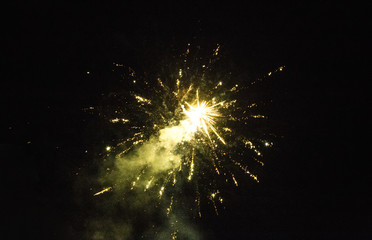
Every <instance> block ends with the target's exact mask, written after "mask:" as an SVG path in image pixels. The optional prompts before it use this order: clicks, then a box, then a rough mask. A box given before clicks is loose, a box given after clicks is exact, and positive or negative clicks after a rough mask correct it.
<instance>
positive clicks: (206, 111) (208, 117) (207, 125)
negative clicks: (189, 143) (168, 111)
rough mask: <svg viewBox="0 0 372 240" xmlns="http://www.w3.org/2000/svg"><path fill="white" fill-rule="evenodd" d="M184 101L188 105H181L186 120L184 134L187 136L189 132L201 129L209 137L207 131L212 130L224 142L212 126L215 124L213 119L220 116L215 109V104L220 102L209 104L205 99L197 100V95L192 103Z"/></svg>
mask: <svg viewBox="0 0 372 240" xmlns="http://www.w3.org/2000/svg"><path fill="white" fill-rule="evenodd" d="M185 103H186V105H187V106H188V109H186V108H185V107H184V106H182V108H183V112H184V114H185V115H186V116H187V119H186V121H187V123H188V124H187V130H186V131H187V134H186V135H187V136H188V137H189V134H190V133H195V132H197V131H201V132H203V133H204V134H205V135H207V136H208V138H210V135H209V132H210V131H212V132H213V133H214V134H215V135H216V136H217V137H218V139H219V140H220V141H221V142H222V143H224V144H225V141H224V140H223V138H222V137H221V136H220V135H219V134H218V133H217V130H216V128H215V127H214V126H215V124H216V121H215V119H216V118H217V117H220V116H221V115H220V114H219V113H218V111H217V106H218V105H220V103H218V104H215V105H211V104H209V103H208V102H206V101H202V102H199V98H198V95H197V99H196V103H195V104H194V105H191V104H189V103H188V102H185Z"/></svg>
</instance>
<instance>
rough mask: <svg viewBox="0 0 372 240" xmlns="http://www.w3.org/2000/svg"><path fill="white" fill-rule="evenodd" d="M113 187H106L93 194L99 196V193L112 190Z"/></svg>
mask: <svg viewBox="0 0 372 240" xmlns="http://www.w3.org/2000/svg"><path fill="white" fill-rule="evenodd" d="M111 189H112V187H108V188H105V189H103V190H102V191H99V192H97V193H95V194H94V195H93V196H98V195H100V194H102V193H105V192H108V191H110V190H111Z"/></svg>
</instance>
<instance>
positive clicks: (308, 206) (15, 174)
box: [0, 1, 372, 239]
mask: <svg viewBox="0 0 372 240" xmlns="http://www.w3.org/2000/svg"><path fill="white" fill-rule="evenodd" d="M338 4H339V5H333V4H331V3H330V2H328V1H322V2H321V3H319V4H315V3H312V4H310V5H309V4H305V3H304V2H303V1H298V2H297V3H293V4H283V3H281V2H278V3H275V4H260V3H258V2H257V1H255V2H253V3H248V4H244V5H237V4H233V3H232V2H230V1H229V2H226V3H225V4H218V3H215V2H205V3H201V2H199V3H192V2H184V3H178V2H177V1H173V2H172V3H168V4H163V3H160V2H153V3H151V4H150V5H149V4H145V3H139V2H137V1H132V2H129V1H122V2H121V3H120V4H118V3H108V2H105V3H102V4H96V3H92V2H89V1H86V2H85V3H71V4H70V3H65V2H53V1H51V2H48V3H44V2H42V1H39V2H38V1H36V3H24V4H17V3H12V4H9V5H8V6H6V7H4V9H3V10H4V11H5V12H6V14H5V16H6V18H4V19H5V20H3V25H4V27H3V30H2V32H3V34H2V36H3V40H4V39H5V44H3V46H4V49H5V50H4V54H2V62H4V63H5V68H6V69H5V71H4V72H3V73H2V76H3V77H2V81H1V109H2V116H1V130H0V131H1V138H0V140H1V141H0V149H1V164H2V165H1V166H2V167H1V169H2V178H4V176H5V180H3V181H2V183H3V185H4V188H5V191H1V192H2V195H1V196H2V198H3V199H6V200H5V204H3V205H2V206H3V207H2V217H3V222H5V232H3V233H2V235H3V236H4V234H5V239H25V238H28V239H29V238H31V236H32V237H35V239H86V238H87V237H86V236H87V231H88V229H87V226H86V224H85V223H86V221H87V218H89V217H90V216H91V215H92V214H91V213H90V212H91V211H94V204H92V201H93V200H92V199H91V198H92V197H91V195H89V194H90V193H91V192H89V188H90V187H91V186H90V185H89V184H87V186H86V189H87V190H86V193H88V195H89V196H85V197H81V196H82V195H84V194H82V193H81V192H79V193H77V188H76V181H77V180H76V178H77V176H76V175H75V173H76V172H79V169H81V168H84V167H85V166H89V165H90V164H91V163H92V162H93V161H96V159H97V157H96V156H97V154H98V153H99V152H100V151H102V148H103V147H104V146H105V144H106V142H104V141H105V139H107V136H106V135H105V132H104V130H102V129H100V127H101V125H100V123H99V120H97V117H96V116H92V115H89V114H86V113H85V112H84V111H82V109H83V108H86V107H90V106H97V105H99V104H100V103H101V102H102V98H103V97H102V94H108V93H110V92H113V91H115V90H114V89H115V86H117V84H118V83H117V82H115V80H114V79H115V78H113V77H112V75H111V74H112V73H111V69H112V67H113V63H114V62H115V63H120V64H124V65H126V66H130V67H131V68H133V69H135V71H136V72H146V71H147V69H149V67H148V66H149V65H151V64H154V63H155V62H156V61H157V59H161V58H162V57H163V56H164V57H167V56H169V53H170V52H172V50H174V49H176V50H179V49H185V46H186V45H187V43H189V42H191V43H193V44H194V43H195V44H196V45H200V46H201V48H202V49H205V50H208V49H213V48H215V46H216V44H220V45H221V49H222V50H221V51H222V52H223V53H224V54H225V56H226V58H227V60H225V61H227V62H229V63H230V65H231V66H232V69H233V70H234V71H235V73H236V74H237V75H239V76H241V78H247V79H250V80H252V79H255V78H258V77H260V76H263V75H265V74H267V72H270V71H272V70H273V69H275V68H277V67H279V66H282V65H285V66H286V69H285V71H283V72H282V73H280V74H277V75H275V76H273V77H272V78H270V79H269V80H268V81H267V82H266V83H265V84H263V85H262V87H260V88H258V91H260V92H259V93H257V94H267V98H268V99H272V100H273V101H272V105H271V106H270V107H269V108H268V109H267V112H266V113H267V114H268V116H269V117H270V121H271V125H270V127H272V128H273V129H272V131H273V132H275V133H276V134H277V135H278V136H280V137H279V138H278V139H277V140H276V141H275V147H274V148H273V149H272V150H271V151H270V153H269V154H267V155H266V156H265V158H264V162H265V166H264V167H263V168H262V169H261V170H260V176H259V177H260V180H261V181H260V183H254V182H253V181H251V179H249V177H247V179H246V180H245V182H244V181H243V183H242V184H241V186H240V187H239V188H234V189H232V190H231V192H229V193H228V195H229V198H228V199H226V202H225V207H226V209H225V210H223V211H222V212H221V214H219V215H218V216H215V214H214V212H213V211H211V212H210V214H207V215H206V216H205V217H204V218H203V219H201V220H198V221H197V223H196V226H197V228H198V229H199V231H200V232H201V234H202V239H371V238H372V230H371V229H372V228H371V223H372V222H371V211H370V210H371V208H370V206H369V205H368V204H370V203H371V202H372V199H371V187H370V185H368V184H367V182H368V180H370V177H369V176H370V173H368V171H367V167H366V164H367V162H368V161H369V160H370V157H369V155H364V154H363V150H365V149H366V147H367V149H368V143H369V139H368V132H367V127H365V125H364V121H365V120H366V117H367V114H368V109H369V107H368V108H367V107H366V103H367V97H366V96H367V93H366V91H367V89H366V88H364V87H362V85H361V84H360V81H358V79H361V78H365V77H361V72H362V71H363V70H362V69H363V68H364V67H363V66H365V65H366V61H367V60H366V59H367V58H366V57H363V54H362V53H363V52H364V51H365V50H366V49H365V48H363V47H362V45H363V42H365V41H367V40H366V39H365V38H364V37H363V36H362V34H361V31H360V30H362V29H364V27H363V26H362V25H363V24H366V23H367V24H368V23H370V20H368V19H367V14H366V13H367V10H364V9H363V8H361V9H356V8H354V7H352V6H349V5H347V4H341V3H338ZM365 9H367V7H366V8H365ZM369 27H370V24H369ZM367 29H368V28H367ZM2 65H3V66H4V64H2ZM150 68H151V67H150ZM152 69H153V68H152ZM357 69H360V70H357ZM88 72H89V74H88ZM128 88H129V87H128ZM127 90H128V89H127ZM365 145H367V146H365ZM86 149H89V152H88V153H85V150H86ZM93 159H95V160H93ZM91 171H93V170H91ZM79 189H81V186H80V188H79ZM84 201H86V203H85V202H84ZM139 221H141V220H139ZM143 221H145V219H144V220H143Z"/></svg>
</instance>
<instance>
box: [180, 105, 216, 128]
mask: <svg viewBox="0 0 372 240" xmlns="http://www.w3.org/2000/svg"><path fill="white" fill-rule="evenodd" d="M185 114H186V115H187V116H188V117H189V121H190V123H191V126H190V131H191V132H196V131H197V130H199V129H201V128H202V126H204V125H205V124H206V123H205V122H206V121H207V122H208V121H210V120H211V119H210V117H209V116H208V109H207V108H206V103H205V102H202V104H201V105H200V106H196V107H193V106H190V111H185Z"/></svg>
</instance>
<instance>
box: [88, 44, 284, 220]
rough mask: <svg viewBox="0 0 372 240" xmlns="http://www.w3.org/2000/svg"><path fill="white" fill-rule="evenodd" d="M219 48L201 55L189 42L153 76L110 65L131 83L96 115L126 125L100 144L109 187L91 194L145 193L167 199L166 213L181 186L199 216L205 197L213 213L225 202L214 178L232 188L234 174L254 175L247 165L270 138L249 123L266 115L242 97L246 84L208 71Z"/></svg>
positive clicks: (260, 155) (254, 162)
mask: <svg viewBox="0 0 372 240" xmlns="http://www.w3.org/2000/svg"><path fill="white" fill-rule="evenodd" d="M219 51H220V46H219V45H218V46H217V48H216V49H215V50H214V51H213V52H212V53H211V55H210V57H209V58H206V60H205V61H201V60H200V58H199V57H198V56H197V54H196V53H195V54H194V55H193V53H192V50H191V49H190V44H189V45H188V48H187V49H186V51H185V52H184V53H182V54H181V55H180V56H179V61H175V63H174V64H168V65H167V66H166V69H163V70H162V71H161V72H160V73H159V74H157V75H156V76H155V75H154V76H137V74H136V72H135V71H134V70H133V69H131V68H129V71H124V70H125V67H124V66H123V65H122V64H114V71H117V72H120V71H121V75H122V76H123V78H124V79H126V80H128V81H129V82H131V83H132V86H131V90H130V91H129V94H128V93H123V94H122V95H120V94H115V99H116V101H117V104H115V105H114V107H112V106H111V107H107V109H108V110H106V112H104V113H103V114H102V115H103V116H105V118H107V121H108V122H110V123H111V124H115V126H118V128H125V130H126V135H127V136H128V135H129V137H127V138H124V139H120V140H118V141H116V143H115V144H113V146H108V147H106V151H107V156H111V157H112V156H113V157H112V158H111V159H112V162H113V167H112V168H110V171H108V173H107V177H106V178H105V179H104V184H107V185H111V186H110V187H108V188H105V189H104V190H101V191H99V192H97V193H95V194H94V196H97V195H100V194H103V193H105V192H108V191H110V190H113V191H118V192H124V193H125V194H130V192H133V191H137V192H142V193H143V194H151V195H153V196H156V197H157V198H158V199H159V201H166V202H167V203H168V207H167V208H166V211H165V212H166V215H167V216H168V215H169V214H170V213H171V211H172V210H173V209H174V207H175V205H176V203H177V201H179V200H178V199H180V198H181V196H180V194H182V191H184V189H185V186H186V188H188V189H193V190H192V193H191V195H193V197H194V201H193V202H195V204H196V205H197V207H196V208H195V209H197V213H198V216H199V217H201V216H202V214H201V207H200V204H201V201H203V199H204V200H206V201H209V202H211V204H212V206H213V209H214V211H215V212H216V214H218V206H219V205H221V204H222V203H223V198H222V191H220V187H219V186H220V183H222V184H224V185H226V184H230V185H231V186H236V187H238V186H239V182H238V178H239V176H240V173H239V172H241V173H244V174H247V175H248V176H250V177H251V178H252V179H253V180H254V181H257V182H258V181H259V180H258V176H257V174H256V173H254V169H253V170H252V169H251V168H250V166H256V165H259V166H263V161H262V158H263V152H264V151H265V148H267V147H271V146H272V145H273V142H272V141H271V140H268V139H266V136H265V135H264V134H261V135H258V134H254V133H253V132H254V129H253V130H252V129H250V124H252V123H254V122H256V121H265V119H267V116H265V115H264V114H262V113H261V112H259V104H260V103H257V102H255V101H254V99H248V100H247V97H245V96H246V94H247V92H246V91H247V89H249V86H248V85H250V84H245V85H242V84H237V83H234V81H233V79H231V78H230V77H229V75H228V74H225V75H220V76H217V75H216V74H214V73H215V71H218V70H216V69H214V64H215V63H216V61H218V57H219ZM283 68H284V66H280V67H279V68H277V69H276V70H274V71H272V72H270V73H269V74H267V76H266V77H270V76H272V74H273V73H275V72H278V71H282V70H283ZM260 80H262V79H258V80H257V81H260ZM257 81H255V82H257ZM255 82H252V84H254V83H255ZM240 85H241V86H240ZM249 133H251V135H250V134H249ZM107 185H106V186H107ZM101 189H102V188H101Z"/></svg>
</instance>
